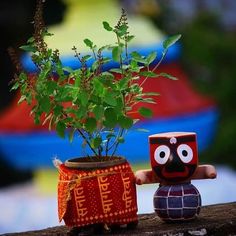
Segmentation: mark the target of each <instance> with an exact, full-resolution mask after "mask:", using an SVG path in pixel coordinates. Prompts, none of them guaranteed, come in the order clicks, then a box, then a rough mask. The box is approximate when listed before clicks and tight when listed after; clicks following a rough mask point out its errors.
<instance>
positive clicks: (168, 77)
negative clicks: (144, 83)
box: [157, 72, 178, 80]
mask: <svg viewBox="0 0 236 236" xmlns="http://www.w3.org/2000/svg"><path fill="white" fill-rule="evenodd" d="M157 76H158V77H159V76H162V77H165V78H167V79H171V80H178V78H177V77H175V76H173V75H170V74H167V73H164V72H162V73H160V74H158V75H157Z"/></svg>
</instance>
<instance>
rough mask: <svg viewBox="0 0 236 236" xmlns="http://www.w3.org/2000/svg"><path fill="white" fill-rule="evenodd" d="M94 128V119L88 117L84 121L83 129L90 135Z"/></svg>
mask: <svg viewBox="0 0 236 236" xmlns="http://www.w3.org/2000/svg"><path fill="white" fill-rule="evenodd" d="M96 126H97V121H96V119H95V118H93V117H89V118H87V119H86V121H85V129H86V130H87V131H88V132H90V133H92V132H93V131H94V130H95V129H96Z"/></svg>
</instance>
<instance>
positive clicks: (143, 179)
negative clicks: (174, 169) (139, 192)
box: [135, 169, 160, 185]
mask: <svg viewBox="0 0 236 236" xmlns="http://www.w3.org/2000/svg"><path fill="white" fill-rule="evenodd" d="M135 181H136V184H138V185H141V184H152V183H160V180H159V179H158V178H157V177H156V175H155V174H154V173H153V171H152V170H151V169H148V170H138V171H136V173H135Z"/></svg>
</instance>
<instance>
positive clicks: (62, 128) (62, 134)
mask: <svg viewBox="0 0 236 236" xmlns="http://www.w3.org/2000/svg"><path fill="white" fill-rule="evenodd" d="M65 130H66V125H65V123H64V122H62V121H58V123H57V125H56V131H57V134H58V135H59V136H60V137H61V138H65Z"/></svg>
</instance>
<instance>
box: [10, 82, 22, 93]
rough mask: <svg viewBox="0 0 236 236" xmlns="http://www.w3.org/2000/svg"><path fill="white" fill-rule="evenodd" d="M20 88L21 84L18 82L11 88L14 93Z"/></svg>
mask: <svg viewBox="0 0 236 236" xmlns="http://www.w3.org/2000/svg"><path fill="white" fill-rule="evenodd" d="M19 86H20V84H19V82H17V81H16V82H15V83H14V84H13V86H12V87H11V91H12V90H17V89H18V88H19Z"/></svg>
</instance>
